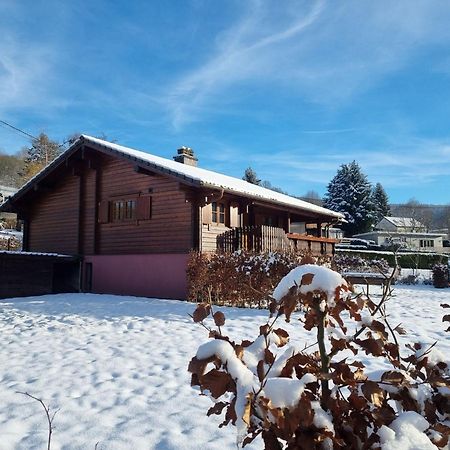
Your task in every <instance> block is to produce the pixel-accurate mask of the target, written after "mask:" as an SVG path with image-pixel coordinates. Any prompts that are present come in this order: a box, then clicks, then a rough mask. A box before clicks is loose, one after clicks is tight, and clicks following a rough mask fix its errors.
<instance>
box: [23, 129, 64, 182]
mask: <svg viewBox="0 0 450 450" xmlns="http://www.w3.org/2000/svg"><path fill="white" fill-rule="evenodd" d="M61 151H62V150H61V146H60V145H59V144H58V143H57V142H55V141H52V140H50V139H49V137H48V136H47V135H46V134H44V133H41V134H40V135H39V136H38V137H37V138H36V139H33V140H32V141H31V147H30V148H27V149H26V154H25V163H24V168H23V170H22V171H21V173H20V175H21V178H22V180H23V182H26V181H28V180H29V179H30V178H32V177H34V175H36V174H37V173H38V172H39V171H41V170H42V169H43V168H44V167H45V166H47V165H48V164H50V163H51V162H52V161H53V160H54V159H55V158H56V157H57V156H59V155H60V154H61Z"/></svg>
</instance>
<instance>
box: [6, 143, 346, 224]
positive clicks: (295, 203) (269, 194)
mask: <svg viewBox="0 0 450 450" xmlns="http://www.w3.org/2000/svg"><path fill="white" fill-rule="evenodd" d="M82 144H85V145H89V144H91V145H92V146H93V147H94V148H101V149H102V150H105V151H107V152H109V153H111V154H118V155H120V156H122V157H126V158H128V159H131V160H133V161H134V162H135V163H137V164H143V165H145V166H146V167H148V168H149V169H150V170H155V171H159V172H160V173H165V174H168V175H171V176H175V177H177V178H180V179H181V181H182V182H185V183H188V184H192V185H196V186H199V187H206V188H211V189H219V190H222V189H223V190H224V191H225V192H228V193H231V194H236V195H241V196H244V197H249V198H252V199H255V200H258V199H259V200H261V201H266V202H270V203H275V204H279V205H283V206H285V207H290V208H295V209H299V210H303V211H308V212H311V213H316V214H321V215H324V216H327V217H329V218H331V219H337V220H341V219H343V218H344V216H343V215H342V214H341V213H338V212H335V211H332V210H330V209H327V208H323V207H321V206H318V205H314V204H312V203H309V202H306V201H304V200H300V199H298V198H295V197H291V196H289V195H285V194H281V193H279V192H275V191H272V190H270V189H266V188H263V187H261V186H257V185H255V184H251V183H248V182H247V181H244V180H242V179H239V178H234V177H231V176H228V175H224V174H221V173H218V172H213V171H211V170H206V169H202V168H200V167H195V166H190V165H187V164H183V163H180V162H177V161H173V160H171V159H167V158H162V157H161V156H156V155H152V154H150V153H147V152H145V151H141V150H135V149H132V148H129V147H125V146H123V145H118V144H113V143H111V142H108V141H104V140H102V139H98V138H95V137H92V136H88V135H81V136H80V138H79V139H78V140H77V141H76V142H75V143H74V144H73V145H72V146H71V147H70V148H69V149H67V150H66V151H65V152H63V153H62V154H61V155H60V156H58V158H56V159H55V160H54V161H52V163H51V164H50V165H49V166H47V167H46V168H45V169H43V170H42V171H41V172H39V173H38V174H37V175H35V176H34V177H33V178H32V179H31V180H29V181H28V182H27V183H26V184H25V185H24V186H22V188H21V189H20V190H19V191H18V192H17V193H16V195H14V196H13V197H12V198H11V200H12V202H14V200H15V199H16V198H17V197H19V196H21V195H22V194H23V193H25V192H26V191H27V190H28V189H29V188H30V187H31V185H32V184H33V183H36V182H38V181H39V180H40V179H41V178H43V176H45V174H46V173H48V172H50V171H52V170H53V168H55V167H56V166H58V165H59V164H60V163H61V162H62V161H64V160H65V159H66V158H67V157H68V154H70V153H71V152H73V151H74V150H76V149H77V148H78V147H79V146H80V145H82ZM12 202H11V203H12ZM6 203H9V202H6ZM6 203H5V205H6Z"/></svg>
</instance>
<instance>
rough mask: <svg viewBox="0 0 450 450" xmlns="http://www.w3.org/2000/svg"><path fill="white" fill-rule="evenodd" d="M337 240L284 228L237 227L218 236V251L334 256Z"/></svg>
mask: <svg viewBox="0 0 450 450" xmlns="http://www.w3.org/2000/svg"><path fill="white" fill-rule="evenodd" d="M336 242H337V241H336V240H335V239H329V238H323V237H315V236H308V235H306V234H296V233H289V234H287V233H286V232H285V231H284V230H283V229H282V228H276V227H269V226H267V225H261V226H246V227H237V228H233V229H231V230H228V231H226V232H225V233H223V234H221V235H219V236H217V249H218V250H219V251H223V252H234V251H236V250H250V251H254V252H275V251H290V250H292V251H299V250H306V251H308V252H310V253H312V254H314V255H321V254H322V255H325V254H328V255H332V254H334V246H335V244H336Z"/></svg>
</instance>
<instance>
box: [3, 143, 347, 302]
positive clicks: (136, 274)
mask: <svg viewBox="0 0 450 450" xmlns="http://www.w3.org/2000/svg"><path fill="white" fill-rule="evenodd" d="M196 163H197V160H196V158H195V156H194V154H193V152H192V150H191V149H189V148H185V147H183V148H181V149H179V150H178V155H176V156H175V157H174V160H169V159H165V158H161V157H159V156H155V155H151V154H149V153H145V152H142V151H137V150H133V149H130V148H127V147H123V146H120V145H117V144H113V143H110V142H106V141H103V140H100V139H96V138H93V137H90V136H84V135H83V136H81V137H80V138H79V139H78V140H77V141H76V142H75V143H74V145H72V146H71V147H70V148H69V149H68V150H66V151H65V152H64V153H63V154H62V155H61V156H59V157H58V158H57V159H56V160H54V161H53V162H52V163H51V164H50V165H49V166H47V167H46V168H45V169H44V170H43V171H41V172H40V173H39V174H38V175H36V176H35V177H34V178H33V179H32V180H30V181H29V182H28V183H27V184H26V185H24V186H23V187H22V188H21V189H20V190H19V191H18V192H17V193H16V194H15V195H14V196H12V197H11V198H10V199H9V200H7V201H6V202H5V203H4V204H3V205H2V206H1V207H0V210H1V211H5V212H15V213H17V214H18V216H19V218H20V219H22V220H23V221H24V245H23V250H24V251H28V252H40V253H58V254H64V255H71V256H76V257H77V258H78V259H79V260H81V261H82V263H81V270H80V280H81V282H80V283H81V289H82V290H84V291H92V292H99V293H115V294H128V295H147V296H159V297H164V298H184V297H185V294H186V292H185V291H186V276H185V272H186V263H187V260H188V254H189V252H190V251H191V250H200V251H203V252H214V251H234V250H238V249H249V250H254V251H276V250H287V249H308V250H310V251H311V252H312V253H316V254H318V253H322V254H324V253H333V252H334V244H335V242H336V241H335V240H333V239H330V238H328V237H327V229H328V227H329V226H331V225H332V224H335V223H336V222H338V221H339V220H340V219H341V218H342V216H341V215H340V214H339V213H336V212H334V211H330V210H328V209H325V208H322V207H319V206H317V205H313V204H310V203H308V202H305V201H302V200H299V199H297V198H293V197H290V196H287V195H284V194H280V193H278V192H274V191H271V190H268V189H265V188H262V187H260V186H256V185H253V184H250V183H248V182H246V181H244V180H241V179H237V178H233V177H229V176H226V175H222V174H219V173H215V172H212V171H209V170H205V169H202V168H199V167H197V166H196Z"/></svg>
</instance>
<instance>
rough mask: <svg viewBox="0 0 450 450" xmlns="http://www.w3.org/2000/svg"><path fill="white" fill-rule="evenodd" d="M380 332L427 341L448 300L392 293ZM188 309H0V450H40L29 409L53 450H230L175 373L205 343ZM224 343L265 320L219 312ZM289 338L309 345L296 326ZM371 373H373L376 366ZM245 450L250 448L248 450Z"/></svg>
mask: <svg viewBox="0 0 450 450" xmlns="http://www.w3.org/2000/svg"><path fill="white" fill-rule="evenodd" d="M395 292H396V296H395V298H393V299H392V300H391V302H390V306H389V311H390V314H391V316H390V317H391V322H392V324H395V325H397V324H398V323H400V322H401V323H402V324H403V326H404V327H405V328H406V329H407V330H408V331H409V332H410V334H409V335H408V336H407V337H406V338H407V339H409V340H411V341H416V340H419V341H422V342H430V343H431V342H433V341H435V340H437V341H439V344H438V348H439V349H440V350H441V351H442V352H443V353H444V354H447V355H448V354H450V339H449V338H448V337H446V336H445V335H444V333H443V330H444V324H443V323H442V322H441V319H442V316H443V310H442V309H441V308H440V306H439V304H440V303H443V302H447V303H450V289H444V290H438V289H434V288H432V287H430V286H414V287H408V286H398V287H396V291H395ZM194 307H195V306H194V305H193V304H190V303H185V302H177V301H170V300H155V299H144V298H136V297H118V296H107V295H91V294H64V295H54V296H42V297H29V298H23V299H7V300H2V301H0V336H1V346H0V404H1V406H0V449H2V450H3V449H5V450H9V449H24V450H25V449H26V450H30V449H42V448H44V447H45V443H46V432H47V428H46V426H47V425H46V419H45V415H44V412H43V410H41V406H40V405H39V404H38V403H37V402H35V401H33V400H31V399H29V398H26V397H25V396H23V395H20V394H18V393H16V391H27V392H29V393H30V394H32V395H35V396H38V397H41V398H42V399H43V400H44V401H45V402H46V403H49V404H50V406H51V407H52V408H59V409H60V410H59V412H58V413H57V415H56V418H55V422H54V423H55V431H54V437H53V447H52V448H53V449H94V447H95V444H96V443H97V442H99V444H98V447H97V448H98V450H101V449H108V450H109V449H111V450H113V449H123V450H125V449H127V450H130V449H161V450H166V449H177V450H178V449H207V450H209V449H211V450H213V449H232V448H235V430H234V428H232V427H227V428H222V429H218V428H217V425H218V423H219V422H220V418H219V417H217V416H214V417H210V418H207V417H206V415H205V413H206V411H207V409H208V407H209V406H210V405H211V403H210V400H209V399H208V398H206V397H202V396H199V395H198V392H196V391H195V390H194V389H193V388H191V387H190V376H189V374H188V373H187V371H186V368H187V365H188V362H189V360H190V359H191V357H192V356H193V355H194V354H195V351H196V349H197V347H198V345H199V344H200V343H202V342H203V341H205V340H206V339H207V336H206V331H205V330H204V329H203V328H201V327H200V326H199V325H195V324H193V323H192V321H191V319H190V318H189V317H188V313H192V311H193V310H194ZM222 310H223V311H224V312H225V314H226V317H227V323H226V326H225V327H226V330H227V333H228V335H229V336H230V337H232V338H236V339H238V338H255V337H256V335H257V334H258V332H257V330H258V327H259V325H260V324H262V323H263V322H265V319H266V317H267V313H266V311H259V310H248V309H234V308H222ZM295 322H296V321H295V320H292V322H291V324H285V325H286V326H285V328H286V329H287V330H288V331H289V332H290V333H291V336H293V337H294V338H297V339H299V340H301V342H304V341H306V342H310V343H311V342H312V337H311V336H309V335H308V334H307V333H306V332H305V331H304V330H303V329H302V328H301V327H300V326H299V324H298V323H295ZM377 364H378V365H372V366H371V367H370V368H371V369H373V370H376V369H379V368H381V363H378V362H377ZM246 448H249V449H256V448H261V442H260V441H255V442H254V443H253V444H252V445H251V446H247V447H246Z"/></svg>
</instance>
